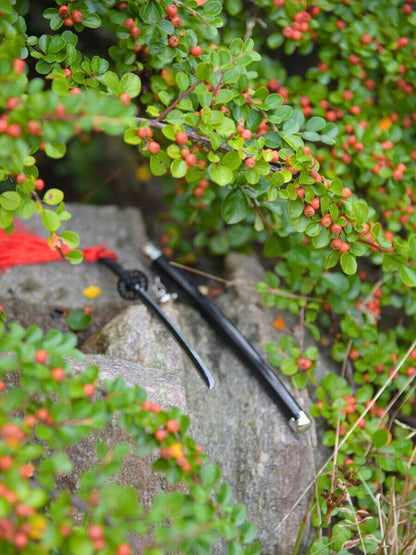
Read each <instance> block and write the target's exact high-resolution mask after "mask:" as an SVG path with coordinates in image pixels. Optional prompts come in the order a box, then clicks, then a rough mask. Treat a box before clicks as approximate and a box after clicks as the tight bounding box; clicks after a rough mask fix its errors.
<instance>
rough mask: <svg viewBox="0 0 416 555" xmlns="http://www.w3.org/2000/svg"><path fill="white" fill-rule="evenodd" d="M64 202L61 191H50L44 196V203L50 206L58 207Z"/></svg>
mask: <svg viewBox="0 0 416 555" xmlns="http://www.w3.org/2000/svg"><path fill="white" fill-rule="evenodd" d="M63 200H64V194H63V192H62V191H61V190H59V189H49V190H48V191H46V193H45V194H44V195H43V202H44V203H46V204H49V205H50V206H56V205H57V204H60V203H61V202H62V201H63Z"/></svg>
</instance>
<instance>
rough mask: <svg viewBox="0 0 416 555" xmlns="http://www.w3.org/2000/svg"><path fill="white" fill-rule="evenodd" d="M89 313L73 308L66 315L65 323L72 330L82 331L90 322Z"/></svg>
mask: <svg viewBox="0 0 416 555" xmlns="http://www.w3.org/2000/svg"><path fill="white" fill-rule="evenodd" d="M91 320H92V318H91V314H85V312H83V311H82V310H74V311H73V312H70V313H69V314H68V316H67V317H66V320H65V321H66V324H67V326H68V328H69V329H70V330H72V331H84V330H86V329H87V328H88V326H89V325H90V324H91Z"/></svg>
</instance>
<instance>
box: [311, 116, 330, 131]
mask: <svg viewBox="0 0 416 555" xmlns="http://www.w3.org/2000/svg"><path fill="white" fill-rule="evenodd" d="M326 123H327V122H326V120H325V119H324V118H321V117H320V116H313V117H312V118H311V119H309V120H308V121H307V123H306V130H307V131H321V129H323V128H324V127H325V125H326Z"/></svg>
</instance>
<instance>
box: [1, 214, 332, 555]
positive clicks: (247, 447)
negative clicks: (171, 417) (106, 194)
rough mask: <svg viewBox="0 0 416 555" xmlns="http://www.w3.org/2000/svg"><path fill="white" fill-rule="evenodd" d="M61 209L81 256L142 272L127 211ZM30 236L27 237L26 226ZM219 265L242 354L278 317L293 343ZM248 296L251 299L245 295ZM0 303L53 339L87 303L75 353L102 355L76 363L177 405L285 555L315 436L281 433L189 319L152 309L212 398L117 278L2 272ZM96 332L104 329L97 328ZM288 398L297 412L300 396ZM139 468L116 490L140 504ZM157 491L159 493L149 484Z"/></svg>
mask: <svg viewBox="0 0 416 555" xmlns="http://www.w3.org/2000/svg"><path fill="white" fill-rule="evenodd" d="M69 209H70V211H71V212H72V213H73V219H72V220H71V221H70V222H68V225H67V228H69V229H74V230H76V231H77V232H78V233H79V234H80V236H81V237H82V239H83V244H82V245H81V246H87V245H95V244H97V243H100V242H105V243H106V244H107V245H108V246H109V247H110V248H112V249H114V250H116V252H117V253H118V255H119V258H120V262H121V263H122V264H123V265H124V266H126V267H130V268H139V269H140V268H141V266H142V265H141V264H140V257H139V250H138V249H139V245H140V244H141V243H142V242H143V241H144V240H145V233H144V226H143V224H142V220H141V216H140V214H139V213H138V212H137V211H135V210H133V209H124V210H123V209H118V208H115V207H92V206H70V207H69ZM30 227H32V228H35V230H36V226H34V225H32V222H30ZM227 264H228V270H229V274H230V275H229V276H227V277H230V278H234V279H235V280H236V283H237V287H235V288H233V289H231V288H230V289H228V290H227V292H226V293H225V294H224V295H222V296H221V297H220V298H218V299H217V302H218V304H219V305H220V307H221V308H222V310H223V311H224V312H225V313H226V314H227V315H228V316H229V317H230V319H231V320H233V321H234V323H236V324H237V326H238V327H239V328H240V329H241V331H242V332H243V333H244V334H245V335H246V337H247V338H248V339H249V340H250V341H251V342H252V343H253V345H255V346H256V347H257V348H258V349H259V350H260V352H263V353H264V350H263V347H264V345H265V343H267V342H268V341H271V342H277V341H278V339H279V333H280V332H277V331H276V330H275V329H274V328H273V326H272V325H271V323H272V321H273V320H274V319H275V318H276V317H277V316H283V317H284V319H285V321H286V326H287V329H288V330H289V331H290V332H291V333H292V330H293V333H295V334H296V325H297V321H296V319H295V317H294V316H293V315H291V314H287V313H284V314H278V313H277V312H276V311H275V310H271V309H265V308H264V307H263V306H262V305H261V303H260V301H259V298H258V296H257V294H256V293H255V289H253V288H254V286H255V283H256V282H257V281H258V280H260V279H261V278H262V268H261V266H260V264H259V262H258V261H257V259H256V258H255V257H254V256H249V257H248V256H243V255H230V256H229V257H227ZM146 273H149V272H148V271H147V272H146ZM91 284H94V285H98V286H100V287H101V289H102V291H103V294H102V295H101V296H100V297H99V298H98V299H97V300H96V301H94V303H91V302H90V301H87V300H86V299H85V298H84V297H83V294H82V290H83V289H84V287H86V286H87V285H91ZM247 285H249V286H252V288H250V289H247ZM0 304H3V305H4V306H5V307H6V310H7V311H8V313H9V315H10V316H11V319H15V320H19V321H21V322H22V323H23V324H25V325H27V324H30V323H37V324H39V325H41V326H42V327H44V328H49V327H58V328H60V329H65V325H64V318H63V315H65V313H66V311H67V310H68V309H74V308H83V307H85V305H86V304H94V305H95V308H94V318H93V322H94V326H93V327H92V328H91V329H89V330H88V332H89V333H90V332H94V333H93V334H92V335H91V336H90V337H89V338H88V339H87V341H86V342H85V344H84V349H85V351H86V352H88V353H90V354H97V353H99V354H101V355H105V356H103V357H99V358H98V359H96V358H95V357H93V358H90V356H88V358H87V361H91V360H92V361H95V362H98V363H99V364H100V366H101V375H102V377H104V378H111V377H115V376H118V375H122V376H123V377H125V379H126V381H130V382H131V383H133V382H135V381H136V380H137V381H138V383H140V385H142V386H144V387H146V388H147V389H148V391H149V393H150V396H151V397H154V399H155V400H157V401H159V402H161V403H163V404H166V405H171V404H174V405H179V406H181V407H182V408H183V409H184V410H185V411H186V412H187V413H188V414H189V415H190V417H191V421H192V428H191V431H192V434H193V435H194V437H195V438H196V439H197V441H198V442H199V443H201V444H202V445H203V446H204V448H205V450H206V452H207V453H208V455H209V456H210V458H211V459H212V460H213V462H216V463H217V464H219V465H220V466H221V468H222V470H223V477H224V479H225V480H227V481H228V482H229V483H230V485H232V486H233V488H234V497H235V500H236V501H239V502H242V503H245V504H246V505H247V509H248V515H249V517H250V519H251V520H253V521H254V523H255V524H256V526H257V529H258V532H259V536H260V539H261V541H262V543H263V546H264V552H265V553H270V554H279V555H286V554H288V553H291V551H292V548H293V546H294V544H295V542H296V537H297V534H298V531H299V528H300V525H301V522H302V519H303V517H304V515H305V510H306V504H307V500H308V496H305V498H304V499H303V501H302V502H301V503H300V504H299V505H298V506H297V507H296V509H295V510H294V511H293V512H292V513H291V515H290V517H289V518H287V519H286V520H285V521H284V523H283V524H282V525H281V526H280V527H279V524H280V523H281V522H282V519H283V518H284V517H285V515H286V514H287V513H288V512H289V511H290V510H291V509H292V507H293V505H294V504H295V502H296V501H297V499H298V497H299V496H300V495H301V494H302V493H303V491H304V489H305V488H306V487H307V486H308V485H309V483H310V482H311V481H312V480H313V476H314V455H316V452H318V456H319V454H320V455H321V456H322V453H321V452H320V451H319V450H317V448H316V444H315V441H316V440H315V432H314V430H311V431H310V432H308V433H307V434H304V435H295V434H294V433H293V432H292V431H291V430H290V428H289V427H288V425H287V420H286V418H284V417H283V416H282V414H281V412H280V410H279V408H278V407H277V406H276V403H275V402H274V400H273V399H272V398H271V397H270V396H269V395H268V394H267V393H266V392H265V390H264V388H263V386H262V384H261V383H260V382H259V380H258V379H257V378H256V376H255V375H254V374H253V373H252V372H250V370H249V369H248V368H247V367H246V366H245V365H244V364H242V363H241V362H240V361H239V360H238V358H237V357H236V356H235V354H234V353H233V352H232V351H231V350H230V349H229V348H228V347H227V346H226V344H225V343H224V342H223V341H222V340H221V338H219V337H218V336H217V335H216V334H215V333H214V331H213V330H212V329H211V328H210V326H209V325H208V324H207V323H206V322H205V321H204V320H202V318H201V317H200V316H199V315H198V314H197V313H196V312H195V311H194V310H193V309H191V308H189V307H187V306H185V305H182V304H180V303H167V304H165V305H163V310H165V311H166V312H168V314H169V316H170V317H171V318H173V319H174V320H175V321H176V322H177V323H178V325H179V326H180V327H181V329H182V330H183V331H184V332H185V334H186V335H187V337H188V339H189V340H190V342H191V343H192V345H193V346H194V347H195V348H196V349H197V351H198V353H199V354H200V356H201V357H202V359H203V360H204V362H205V363H206V364H207V366H208V367H209V368H210V370H211V373H212V374H213V376H214V379H215V381H216V383H215V387H214V389H213V390H211V391H208V390H207V389H206V388H205V386H204V384H203V382H202V381H201V379H200V377H199V376H198V375H197V373H196V372H195V370H194V369H193V367H192V365H191V363H190V362H189V361H188V360H187V358H186V356H185V355H184V354H183V352H182V351H181V349H180V348H179V347H178V346H177V344H176V343H175V341H174V340H173V339H172V337H171V335H170V334H169V332H168V331H166V329H165V328H164V327H163V325H162V324H161V323H160V322H159V321H158V320H157V319H156V318H155V317H153V316H152V315H151V314H150V313H149V311H148V310H147V309H146V308H145V307H144V306H143V305H141V304H134V305H130V306H128V304H127V303H126V302H125V301H123V300H121V299H120V298H119V296H118V294H117V290H116V278H115V277H114V276H113V275H112V274H111V273H110V272H109V270H108V269H106V268H104V267H101V266H100V265H99V264H97V265H95V264H87V263H86V264H83V265H81V266H79V267H72V266H69V265H68V264H66V263H65V262H57V263H52V264H42V265H34V266H25V267H24V266H22V267H16V268H13V269H11V270H8V271H6V272H5V273H4V274H3V275H2V276H0ZM127 306H128V308H127ZM56 311H58V312H56ZM59 311H61V312H59ZM56 314H58V316H56ZM60 314H61V315H60ZM113 316H115V317H114V319H112V320H111V321H109V320H110V319H111V318H112V317H113ZM105 322H108V323H106V325H104V327H103V328H102V329H99V328H101V326H102V324H103V323H105ZM82 338H83V337H82V336H81V339H82ZM319 364H320V365H322V361H321V362H320V363H319ZM295 397H297V398H298V400H299V403H300V404H301V405H302V406H303V407H304V408H306V409H307V407H308V404H309V399H308V398H307V395H306V393H304V392H302V396H301V397H298V396H297V394H295ZM114 434H115V435H114ZM114 434H113V435H111V434H110V436H109V437H108V438H107V439H108V441H110V442H111V441H112V439H111V438H112V437H116V436H117V432H116V431H115V432H114ZM78 457H79V464H80V467H82V466H83V465H84V464H85V465H86V464H87V463H88V461H89V463H91V461H92V459H91V458H90V457H92V455H90V454H86V453H79V454H78ZM89 463H88V464H89ZM143 464H144V460H143V459H139V461H138V462H137V465H138V466H136V467H135V469H133V467H132V468H131V469H130V471H129V473H128V475H125V476H123V479H125V480H126V481H128V482H129V483H133V484H139V483H142V480H141V478H140V477H139V476H144V477H145V478H144V483H145V485H144V488H141V490H142V491H141V495H142V497H143V499H144V500H146V499H147V500H149V499H150V497H151V495H153V492H154V491H155V490H154V489H152V484H151V483H150V482H151V478H150V474H146V472H149V473H150V472H151V470H150V465H148V466H147V467H146V469H145V468H144V467H143V466H142V465H143ZM318 464H319V462H318ZM153 476H154V475H153ZM149 480H150V482H149ZM157 487H163V485H161V484H159V485H157V484H156V489H157ZM217 552H218V553H219V554H221V553H224V548H219V551H217ZM301 552H302V550H300V553H301Z"/></svg>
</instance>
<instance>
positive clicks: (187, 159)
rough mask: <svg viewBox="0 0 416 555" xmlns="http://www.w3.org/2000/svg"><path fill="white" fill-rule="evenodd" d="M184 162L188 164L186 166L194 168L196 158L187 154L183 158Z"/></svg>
mask: <svg viewBox="0 0 416 555" xmlns="http://www.w3.org/2000/svg"><path fill="white" fill-rule="evenodd" d="M185 162H186V163H187V164H188V166H195V164H196V163H197V162H198V158H197V157H196V156H195V154H188V155H187V156H185Z"/></svg>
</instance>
